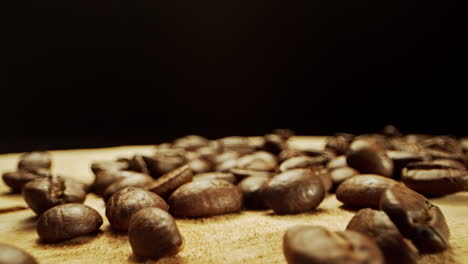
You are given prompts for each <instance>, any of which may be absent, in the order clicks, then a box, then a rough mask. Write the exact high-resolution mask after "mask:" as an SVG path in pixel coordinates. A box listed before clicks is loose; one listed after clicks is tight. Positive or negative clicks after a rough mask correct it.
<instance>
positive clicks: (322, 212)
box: [264, 208, 328, 217]
mask: <svg viewBox="0 0 468 264" xmlns="http://www.w3.org/2000/svg"><path fill="white" fill-rule="evenodd" d="M325 213H328V210H326V209H323V208H317V209H314V210H312V211H308V212H303V213H298V214H277V213H275V212H274V211H271V210H270V211H267V212H266V213H265V214H264V215H265V216H274V217H282V216H291V215H295V216H300V215H318V214H325Z"/></svg>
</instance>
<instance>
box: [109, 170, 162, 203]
mask: <svg viewBox="0 0 468 264" xmlns="http://www.w3.org/2000/svg"><path fill="white" fill-rule="evenodd" d="M153 180H154V179H153V178H151V177H150V176H148V175H146V174H143V173H138V172H134V173H133V175H132V176H130V177H125V178H121V179H119V180H117V181H114V182H113V183H112V184H110V185H109V186H107V188H106V190H105V191H104V193H103V194H102V198H103V199H104V201H105V202H107V201H108V200H109V199H110V198H111V196H112V195H114V193H116V192H118V191H120V190H122V189H123V188H125V187H143V186H146V185H148V184H150V183H151V182H152V181H153Z"/></svg>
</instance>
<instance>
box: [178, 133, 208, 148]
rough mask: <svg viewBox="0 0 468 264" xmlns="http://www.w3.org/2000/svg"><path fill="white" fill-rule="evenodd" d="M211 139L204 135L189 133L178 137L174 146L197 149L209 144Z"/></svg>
mask: <svg viewBox="0 0 468 264" xmlns="http://www.w3.org/2000/svg"><path fill="white" fill-rule="evenodd" d="M209 143H210V141H209V140H208V139H206V138H204V137H202V136H198V135H188V136H185V137H181V138H178V139H176V140H175V141H174V143H173V147H175V148H182V149H185V150H197V149H199V148H202V147H206V146H208V144H209Z"/></svg>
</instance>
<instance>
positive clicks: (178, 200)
mask: <svg viewBox="0 0 468 264" xmlns="http://www.w3.org/2000/svg"><path fill="white" fill-rule="evenodd" d="M169 206H170V211H171V213H172V214H173V215H174V216H178V217H207V216H213V215H220V214H227V213H233V212H237V211H239V210H240V209H241V207H242V192H241V190H240V189H239V188H238V187H237V186H235V185H232V184H231V183H229V182H227V181H223V180H205V181H193V182H189V183H187V184H184V185H182V186H181V187H179V188H178V189H177V190H175V192H173V193H172V194H171V196H170V197H169Z"/></svg>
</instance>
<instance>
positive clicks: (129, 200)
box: [106, 187, 169, 231]
mask: <svg viewBox="0 0 468 264" xmlns="http://www.w3.org/2000/svg"><path fill="white" fill-rule="evenodd" d="M146 207H157V208H160V209H162V210H164V211H168V210H169V205H167V203H166V202H165V201H164V200H163V199H162V198H161V197H160V196H159V195H157V194H155V193H153V192H149V191H145V190H143V189H141V188H137V187H127V188H124V189H122V190H120V191H118V192H116V193H115V194H114V195H112V197H111V198H110V199H109V201H108V202H107V204H106V216H107V219H109V222H110V224H111V226H112V228H113V229H115V230H119V231H127V230H128V224H129V222H130V218H131V217H132V216H133V214H135V213H136V212H137V211H138V210H140V209H143V208H146Z"/></svg>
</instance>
